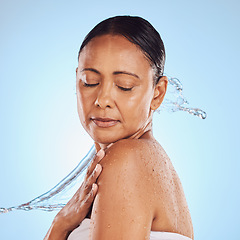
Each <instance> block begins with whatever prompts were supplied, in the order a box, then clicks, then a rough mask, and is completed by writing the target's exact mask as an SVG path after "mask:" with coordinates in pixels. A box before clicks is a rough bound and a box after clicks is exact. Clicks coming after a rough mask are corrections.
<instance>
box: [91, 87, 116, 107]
mask: <svg viewBox="0 0 240 240" xmlns="http://www.w3.org/2000/svg"><path fill="white" fill-rule="evenodd" d="M95 105H96V106H97V107H100V108H102V109H105V108H113V106H114V100H113V98H112V88H111V86H110V84H108V85H107V84H102V85H101V86H100V88H99V92H98V95H97V98H96V101H95Z"/></svg>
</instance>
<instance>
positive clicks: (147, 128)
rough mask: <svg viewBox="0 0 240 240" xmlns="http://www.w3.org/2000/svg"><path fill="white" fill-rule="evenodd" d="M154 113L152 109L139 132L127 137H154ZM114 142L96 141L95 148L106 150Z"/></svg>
mask: <svg viewBox="0 0 240 240" xmlns="http://www.w3.org/2000/svg"><path fill="white" fill-rule="evenodd" d="M152 114H153V113H152V111H150V113H149V116H148V119H147V121H146V123H145V124H144V125H143V126H142V127H141V128H140V129H138V130H137V132H135V133H134V134H132V135H131V136H129V137H127V138H126V139H139V138H149V137H152ZM112 144H113V143H108V144H104V143H97V142H95V148H96V150H97V152H98V151H99V150H100V149H104V150H106V149H108V148H109V147H111V146H112Z"/></svg>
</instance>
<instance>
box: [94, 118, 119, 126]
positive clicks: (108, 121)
mask: <svg viewBox="0 0 240 240" xmlns="http://www.w3.org/2000/svg"><path fill="white" fill-rule="evenodd" d="M91 120H92V121H93V122H94V123H95V124H96V125H97V126H98V127H101V128H108V127H113V126H115V125H116V124H118V123H119V121H118V120H116V119H112V118H91Z"/></svg>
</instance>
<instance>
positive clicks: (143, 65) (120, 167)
mask: <svg viewBox="0 0 240 240" xmlns="http://www.w3.org/2000/svg"><path fill="white" fill-rule="evenodd" d="M78 60H79V62H78V68H77V69H76V87H77V102H78V113H79V118H80V121H81V123H82V125H83V127H84V128H85V130H86V131H87V132H88V134H89V135H90V136H91V138H92V139H93V140H94V142H95V147H96V150H97V151H98V154H97V156H96V157H95V159H94V160H93V162H92V163H91V165H90V167H89V171H88V173H87V175H86V178H85V181H84V183H83V184H82V186H81V188H80V189H79V190H78V192H77V193H76V194H75V196H74V197H73V198H72V199H71V200H70V202H69V203H68V204H67V205H66V206H65V207H64V208H63V209H62V210H61V211H60V212H59V213H58V215H57V216H56V218H55V219H54V221H53V224H52V226H51V228H50V230H49V232H48V234H47V236H46V237H45V239H69V240H73V239H94V240H96V239H107V240H108V239H149V238H150V239H193V228H192V222H191V217H190V213H189V210H188V206H187V203H186V200H185V196H184V193H183V189H182V186H181V182H180V180H179V178H178V176H177V173H176V172H175V170H174V168H173V166H172V163H171V161H170V159H169V158H168V156H167V154H166V153H165V151H164V150H163V148H162V147H161V146H160V144H159V143H158V142H157V141H156V139H155V138H154V137H153V135H152V116H153V112H154V111H155V110H156V109H158V107H159V106H160V105H161V103H162V101H163V98H164V95H165V93H166V89H167V77H165V76H163V70H164V62H165V50H164V45H163V42H162V40H161V37H160V36H159V34H158V32H157V31H156V30H155V29H154V28H153V26H152V25H151V24H150V23H149V22H147V21H146V20H144V19H142V18H139V17H130V16H117V17H113V18H109V19H107V20H104V21H103V22H101V23H99V24H98V25H97V26H96V27H95V28H93V29H92V30H91V32H90V33H89V34H88V35H87V36H86V38H85V40H84V41H83V43H82V46H81V48H80V51H79V57H78ZM100 149H102V150H100ZM103 150H104V151H103ZM100 160H101V162H100V164H101V165H100V164H98V162H99V161H100ZM101 171H102V172H101ZM100 173H101V175H100ZM96 193H97V194H96ZM92 201H93V204H92V208H91V203H92ZM87 217H90V219H89V218H87ZM79 224H80V226H79V227H78V225H79ZM74 229H75V230H74ZM69 234H70V235H69ZM84 234H86V235H84Z"/></svg>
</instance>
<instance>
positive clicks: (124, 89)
mask: <svg viewBox="0 0 240 240" xmlns="http://www.w3.org/2000/svg"><path fill="white" fill-rule="evenodd" d="M83 84H84V86H85V87H96V86H97V85H99V83H94V84H88V83H83ZM117 87H118V88H119V89H121V90H122V91H125V92H128V91H131V90H132V89H133V87H131V88H124V87H120V86H117Z"/></svg>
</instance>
